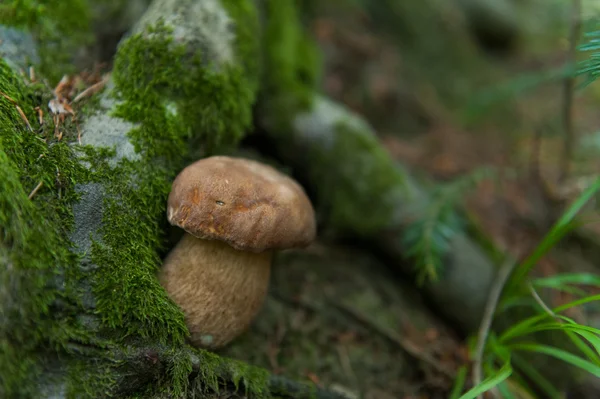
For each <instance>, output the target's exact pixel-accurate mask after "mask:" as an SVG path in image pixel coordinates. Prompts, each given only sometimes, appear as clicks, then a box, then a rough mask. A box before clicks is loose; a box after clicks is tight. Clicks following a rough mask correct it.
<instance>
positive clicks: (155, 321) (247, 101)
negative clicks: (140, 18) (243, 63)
mask: <svg viewBox="0 0 600 399" xmlns="http://www.w3.org/2000/svg"><path fill="white" fill-rule="evenodd" d="M148 32H151V33H152V35H151V36H149V37H151V38H148V37H147V36H144V35H142V34H137V35H135V36H132V37H130V38H129V39H128V40H127V41H125V42H124V43H123V44H122V46H121V48H120V50H119V53H118V54H117V57H116V59H115V69H114V74H113V78H114V81H115V84H116V88H117V93H118V96H119V98H120V100H122V103H121V104H120V105H119V106H118V108H117V110H116V112H115V115H116V116H119V117H122V118H124V119H127V120H129V121H132V122H136V123H139V125H138V127H136V128H134V129H132V130H131V131H130V133H129V136H130V138H131V140H132V142H133V144H134V146H135V148H136V151H138V152H139V154H140V155H141V157H142V160H141V161H135V162H131V161H127V160H123V161H122V162H121V163H120V165H119V167H118V168H119V170H118V171H111V172H110V173H108V174H107V176H108V178H107V180H106V181H105V182H104V187H105V189H106V191H107V194H108V195H107V198H108V199H107V203H106V212H105V215H104V217H103V225H104V226H105V227H104V228H103V230H102V234H103V237H102V242H101V243H99V242H97V243H95V244H94V246H93V249H92V259H93V261H94V263H96V264H98V265H102V268H101V270H100V272H99V273H100V275H99V276H98V278H97V285H96V287H95V288H96V289H95V292H96V296H97V298H98V301H97V308H98V311H99V313H100V315H101V316H102V319H103V320H104V322H105V323H106V324H107V325H108V326H110V327H112V328H119V329H121V328H122V329H124V330H123V331H124V333H125V334H128V333H132V334H133V333H135V334H140V335H142V336H152V337H154V338H157V339H159V340H160V341H161V342H167V340H168V341H169V342H170V343H171V344H173V343H175V344H177V343H182V342H183V339H184V337H185V336H186V334H187V330H186V328H185V325H184V323H183V316H182V313H181V311H180V310H179V309H178V308H177V307H176V306H175V305H174V304H173V303H172V302H171V301H170V300H168V298H167V296H166V292H165V291H164V290H163V289H162V287H161V286H160V285H159V284H158V281H157V280H156V277H155V272H156V270H157V268H158V266H159V265H160V259H159V257H158V255H157V248H160V247H161V244H162V227H163V226H162V224H161V221H162V220H164V214H165V203H166V198H167V196H168V193H169V191H170V186H171V182H172V181H173V179H174V177H175V174H176V172H177V171H178V170H180V169H181V168H182V167H183V166H184V165H185V164H186V163H187V162H188V161H189V154H190V152H191V151H190V142H193V143H202V144H203V147H204V149H205V150H206V151H207V152H210V151H218V150H220V149H223V148H229V147H233V146H235V145H236V144H237V142H238V141H239V140H240V139H241V137H242V136H243V135H244V134H245V132H246V130H247V129H248V127H249V126H250V123H251V105H252V103H253V100H254V92H253V90H252V88H251V87H249V86H251V85H249V84H248V81H247V79H245V73H244V72H243V70H242V68H240V67H237V66H227V67H226V68H222V69H221V71H220V72H216V71H214V70H212V69H211V68H209V67H206V66H205V65H203V60H202V58H201V56H192V57H188V56H187V54H188V52H189V49H186V48H185V47H184V46H182V45H174V44H173V43H172V37H171V34H170V31H169V29H167V28H166V27H165V26H160V25H159V26H156V27H151V28H148ZM173 60H178V62H173ZM173 109H175V110H176V111H174V112H173V111H172V110H173ZM141 204H144V205H143V206H140V205H141Z"/></svg>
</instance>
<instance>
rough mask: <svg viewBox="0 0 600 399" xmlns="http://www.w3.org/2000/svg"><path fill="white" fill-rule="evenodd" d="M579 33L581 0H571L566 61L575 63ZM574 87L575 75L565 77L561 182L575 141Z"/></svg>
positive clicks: (567, 169)
mask: <svg viewBox="0 0 600 399" xmlns="http://www.w3.org/2000/svg"><path fill="white" fill-rule="evenodd" d="M580 34H581V0H573V3H572V8H571V29H570V32H569V53H568V59H567V62H569V63H570V64H571V65H575V61H576V57H577V42H578V40H579V36H580ZM574 88H575V77H574V76H572V75H571V74H570V75H569V76H567V77H565V80H564V85H563V108H562V114H563V128H564V131H565V142H564V146H563V153H562V159H561V170H560V179H559V182H560V183H562V182H564V181H565V179H566V178H567V177H568V176H569V172H570V168H569V162H570V160H571V158H572V152H573V142H574V141H575V137H574V131H573V92H574Z"/></svg>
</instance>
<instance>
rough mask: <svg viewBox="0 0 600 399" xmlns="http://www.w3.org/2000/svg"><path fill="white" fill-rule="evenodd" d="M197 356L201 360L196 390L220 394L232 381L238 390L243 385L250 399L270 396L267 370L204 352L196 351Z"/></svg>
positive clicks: (196, 379) (196, 378)
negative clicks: (251, 398) (221, 388)
mask: <svg viewBox="0 0 600 399" xmlns="http://www.w3.org/2000/svg"><path fill="white" fill-rule="evenodd" d="M196 355H197V356H198V358H199V359H200V361H199V372H198V374H197V376H195V381H196V382H197V385H196V389H199V390H205V389H207V388H208V389H211V390H212V391H214V392H218V391H219V390H220V387H221V386H222V385H223V383H225V382H228V381H231V382H233V384H234V386H235V389H236V390H239V389H240V387H241V386H242V385H243V387H244V388H245V392H244V393H245V394H246V395H248V396H250V397H257V398H264V397H268V396H269V390H268V380H269V373H268V372H267V371H266V370H264V369H261V368H258V367H254V366H250V365H248V364H247V363H244V362H241V361H238V360H233V359H228V358H224V357H221V356H218V355H216V354H214V353H211V352H207V351H203V350H198V351H196Z"/></svg>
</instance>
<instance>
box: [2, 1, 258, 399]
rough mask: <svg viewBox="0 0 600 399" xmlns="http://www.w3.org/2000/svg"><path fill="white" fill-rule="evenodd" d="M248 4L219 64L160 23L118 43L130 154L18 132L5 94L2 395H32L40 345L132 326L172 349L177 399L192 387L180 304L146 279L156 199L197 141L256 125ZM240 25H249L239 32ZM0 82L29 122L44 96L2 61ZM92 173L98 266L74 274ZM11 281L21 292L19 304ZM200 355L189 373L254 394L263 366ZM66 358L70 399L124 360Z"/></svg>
mask: <svg viewBox="0 0 600 399" xmlns="http://www.w3.org/2000/svg"><path fill="white" fill-rule="evenodd" d="M11 4H12V3H11ZM14 4H17V3H14ZM28 4H30V5H33V4H34V3H28ZM250 4H251V3H250V2H244V3H239V4H234V3H232V4H229V6H228V9H229V10H233V11H231V12H232V13H235V15H234V17H235V18H236V19H238V20H241V21H243V22H242V24H243V26H242V25H240V27H239V32H238V46H239V48H238V51H239V52H240V53H241V55H242V57H243V60H242V61H243V62H242V63H241V64H240V65H226V66H220V68H219V69H218V71H217V69H216V68H211V66H210V65H207V64H206V60H204V59H202V56H201V54H196V55H193V56H188V54H189V49H186V48H184V47H183V46H182V45H176V44H174V43H173V41H172V38H171V36H170V32H169V30H168V29H167V28H166V27H164V26H160V25H159V26H155V27H153V28H149V29H148V31H149V32H152V33H153V34H152V35H150V36H143V35H134V36H132V37H130V38H128V39H127V40H126V41H125V42H124V43H123V44H122V46H121V47H120V50H119V52H118V54H117V57H116V60H115V68H114V72H113V80H114V83H115V87H116V89H115V93H116V94H117V96H118V98H119V100H120V101H119V106H118V107H117V109H116V110H115V115H116V116H118V117H121V118H123V119H126V120H129V121H132V122H135V123H136V128H134V129H133V130H131V131H130V132H129V136H130V139H131V141H132V143H133V144H134V146H135V149H136V151H137V152H138V155H139V156H140V158H139V159H138V160H135V161H130V160H127V159H122V160H121V161H120V162H119V163H118V164H117V165H112V164H109V162H108V160H109V158H111V157H112V156H114V154H115V152H114V151H110V150H106V149H93V148H88V147H83V148H81V147H80V146H77V145H73V144H74V141H75V140H76V132H75V130H74V129H73V130H72V131H67V132H66V134H65V136H64V137H63V139H62V141H57V140H56V139H55V138H53V137H52V132H53V125H52V123H51V122H52V121H51V119H49V120H48V121H47V123H46V124H45V126H46V127H45V129H43V130H42V132H41V135H39V136H38V135H37V133H34V132H30V131H29V130H28V129H27V127H26V125H25V124H24V122H23V120H22V119H21V117H20V115H19V113H18V111H17V109H16V107H15V106H14V104H12V102H10V101H8V100H7V99H5V98H3V97H0V118H1V119H0V167H1V171H0V178H1V180H0V188H1V189H2V191H1V192H0V222H1V230H0V238H1V239H2V241H1V243H0V260H1V261H2V263H4V265H3V266H10V269H9V268H8V267H4V268H3V269H2V270H3V271H5V273H0V284H1V288H2V289H0V293H2V295H3V296H5V297H6V298H2V299H6V300H5V301H1V305H0V310H1V312H2V316H3V317H5V316H6V317H8V320H9V321H10V320H12V321H13V322H12V323H9V325H11V326H12V327H11V330H10V331H6V332H5V331H2V334H0V349H1V350H2V356H0V379H1V381H2V384H1V387H2V388H1V389H2V390H3V391H2V392H0V394H1V395H0V396H3V397H4V396H6V397H12V396H14V395H17V394H18V395H20V396H25V397H27V396H28V395H29V394H30V395H29V396H35V394H34V392H33V391H34V390H35V389H33V388H32V389H31V392H29V391H28V392H24V390H23V389H24V388H23V387H35V385H36V384H35V382H38V381H37V377H38V376H39V375H40V373H41V372H42V367H41V360H40V359H39V358H38V357H37V356H36V354H40V353H43V352H44V351H45V352H49V353H50V355H51V353H53V352H54V351H60V352H62V353H63V354H64V353H72V350H71V349H70V345H71V344H72V343H73V342H81V343H83V344H85V345H91V346H97V345H98V343H99V342H100V343H101V344H102V345H107V346H108V347H112V348H113V349H114V348H116V349H118V348H119V347H120V346H123V347H124V345H126V343H125V342H126V339H127V338H130V337H149V338H150V340H151V341H152V342H156V343H162V344H168V345H169V347H171V348H173V351H174V352H173V354H172V356H171V357H170V367H169V371H168V373H167V376H166V378H165V381H164V386H166V387H168V391H169V392H172V393H174V394H175V396H178V395H179V394H180V393H182V392H184V391H186V390H187V389H188V382H189V374H190V371H191V360H190V358H189V356H185V355H182V353H184V352H185V350H187V349H185V348H186V346H185V343H184V339H185V337H186V335H187V329H186V327H185V324H184V321H183V314H182V313H181V311H180V310H179V308H177V307H176V306H175V304H174V303H173V302H172V301H170V300H169V299H168V297H167V295H166V292H165V291H164V289H162V287H161V286H160V284H159V283H158V281H157V279H156V276H155V272H156V270H157V268H158V267H159V266H160V263H161V260H160V258H159V256H158V253H159V250H160V249H161V247H162V245H163V227H164V221H163V220H164V205H165V202H166V197H167V195H168V192H169V190H170V182H171V181H172V180H173V178H174V177H175V174H176V172H177V171H178V170H180V169H181V168H182V167H183V166H184V165H185V164H186V163H187V162H189V161H190V160H191V159H192V157H193V156H197V154H195V152H196V153H197V152H198V151H197V150H196V149H195V147H200V148H201V149H202V151H201V152H202V153H203V154H209V153H211V152H217V151H224V150H225V149H227V148H231V147H235V146H236V145H237V143H238V141H239V140H240V139H241V138H242V137H243V136H244V134H245V133H246V131H247V130H248V128H249V127H250V125H251V121H252V115H251V108H252V104H253V103H254V99H255V91H256V85H257V81H258V79H257V76H256V74H257V73H258V72H257V70H258V69H257V68H258V63H257V61H256V60H257V59H258V56H257V54H254V51H256V49H257V48H258V45H257V44H256V42H254V43H252V42H251V41H253V40H254V41H256V40H257V37H256V36H254V37H253V36H252V34H251V33H252V32H253V30H254V29H255V27H256V24H257V22H256V21H254V22H253V23H252V20H253V18H255V16H256V13H255V12H253V9H252V8H251V7H250ZM7 10H9V8H7V7H5V8H4V10H3V11H4V13H5V14H4V15H5V16H6V15H7V14H6V12H7ZM37 11H39V12H40V15H37V14H35V15H34V16H31V15H29V14H27V15H28V16H26V17H20V19H19V23H23V24H28V23H30V22H31V21H34V20H36V19H35V18H42V17H43V15H45V14H44V12H45V11H46V10H45V9H43V8H42V9H37ZM24 15H25V14H24ZM32 15H33V14H32ZM28 18H31V20H30V19H28ZM246 23H248V24H246ZM146 33H148V32H146ZM240 35H245V36H244V39H243V40H242V39H241V38H240V37H241V36H240ZM242 46H244V47H242ZM173 60H177V62H173ZM0 90H2V92H3V93H6V94H7V95H9V96H10V97H11V98H13V99H14V100H15V101H16V102H17V103H18V104H19V105H20V106H21V108H22V109H23V110H24V111H25V113H26V115H27V117H28V119H29V120H30V121H35V115H34V110H33V108H34V107H35V106H36V105H38V104H45V103H47V102H48V100H49V98H50V97H49V96H51V93H46V92H37V91H36V90H37V88H36V87H35V86H25V85H24V84H23V82H22V81H21V78H20V77H18V76H16V75H14V74H13V73H12V71H11V70H10V69H9V68H8V66H7V65H6V64H5V63H4V62H0ZM44 90H45V89H44ZM88 112H89V110H88ZM34 127H35V128H37V126H34ZM44 139H45V140H46V141H44ZM84 165H91V167H90V168H89V169H88V168H87V166H84ZM40 181H41V182H43V185H42V188H41V189H40V190H39V191H38V193H37V194H36V195H35V197H34V199H33V200H29V199H28V198H27V193H28V192H30V191H31V190H32V189H33V188H34V187H35V186H36V185H37V184H38V183H39V182H40ZM91 182H95V183H100V184H101V186H102V189H103V194H104V195H105V204H104V207H103V220H102V223H103V226H104V227H103V228H102V229H101V231H100V234H101V235H100V237H101V239H99V240H97V241H94V242H93V245H92V248H91V254H90V256H91V260H92V263H94V264H95V265H96V266H97V267H96V268H95V269H93V271H91V272H90V271H89V270H88V271H87V272H86V273H85V274H83V271H82V269H80V268H79V261H80V259H79V257H78V256H76V255H75V254H74V252H73V251H71V249H72V248H70V245H71V244H70V240H69V234H70V233H71V231H72V227H73V220H74V218H73V214H72V206H73V204H74V202H75V201H77V200H79V195H78V194H77V191H75V187H76V185H80V184H86V183H91ZM6 270H11V273H10V274H8V273H6ZM87 280H90V283H91V288H92V291H93V293H94V299H95V311H94V312H95V314H94V317H98V318H99V319H100V321H101V326H100V331H102V333H101V335H97V334H99V333H98V331H96V330H94V331H92V330H91V329H90V328H89V326H87V325H86V328H87V329H86V328H84V326H83V325H82V324H80V322H79V321H78V320H79V319H77V316H81V315H83V314H85V313H86V311H87V310H86V308H84V307H83V306H82V305H81V303H80V302H81V301H80V299H79V298H80V295H81V292H79V291H78V290H79V289H80V288H81V287H82V285H81V283H82V281H87ZM19 292H28V295H27V296H25V297H20V296H19V297H18V301H17V300H16V298H17V295H18V293H19ZM50 314H51V316H50ZM17 318H18V320H17ZM63 358H64V356H63ZM201 358H202V366H201V369H200V370H201V373H200V374H199V377H197V378H196V380H197V381H200V379H201V378H207V380H209V381H213V382H214V381H215V378H221V379H222V378H226V377H224V374H223V373H226V374H227V375H230V376H231V378H232V379H233V381H234V382H235V383H236V384H238V383H240V382H241V381H243V382H244V386H246V387H248V390H249V391H251V392H263V391H264V390H265V381H264V380H265V378H264V377H265V372H264V371H261V372H258V371H256V370H255V369H254V368H251V367H249V366H245V365H243V364H241V363H237V362H235V361H229V360H224V359H223V360H219V359H220V358H218V357H216V355H211V354H208V353H201ZM82 359H83V360H82ZM66 361H67V362H68V367H67V369H68V374H67V378H68V382H69V383H68V386H67V391H68V393H69V394H71V395H72V396H74V397H97V396H98V394H99V393H101V394H105V393H107V392H109V391H110V390H111V389H112V388H111V386H112V384H113V383H114V381H115V377H116V376H117V374H118V367H119V366H120V363H119V362H115V361H113V360H111V359H108V360H107V361H106V362H101V363H98V364H93V365H92V364H90V363H88V362H87V361H86V360H85V356H81V357H78V356H76V354H74V360H66ZM92 370H93V371H92ZM217 376H219V377H217ZM88 382H90V383H89V384H88ZM91 382H93V384H91Z"/></svg>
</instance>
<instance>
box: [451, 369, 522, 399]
mask: <svg viewBox="0 0 600 399" xmlns="http://www.w3.org/2000/svg"><path fill="white" fill-rule="evenodd" d="M512 371H513V370H512V367H511V365H510V362H506V363H505V364H504V366H502V368H501V369H500V370H499V371H498V373H497V374H496V375H492V376H490V377H488V378H486V379H485V380H483V381H482V382H481V384H479V385H477V386H474V387H473V388H471V389H469V390H468V391H467V392H466V393H464V394H463V395H462V396H461V397H460V398H459V399H474V398H476V397H477V396H479V395H481V394H482V393H484V392H487V391H489V390H490V389H492V388H494V387H495V386H496V385H498V384H500V383H501V382H503V381H504V380H506V379H507V378H508V377H510V375H511V374H512Z"/></svg>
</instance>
